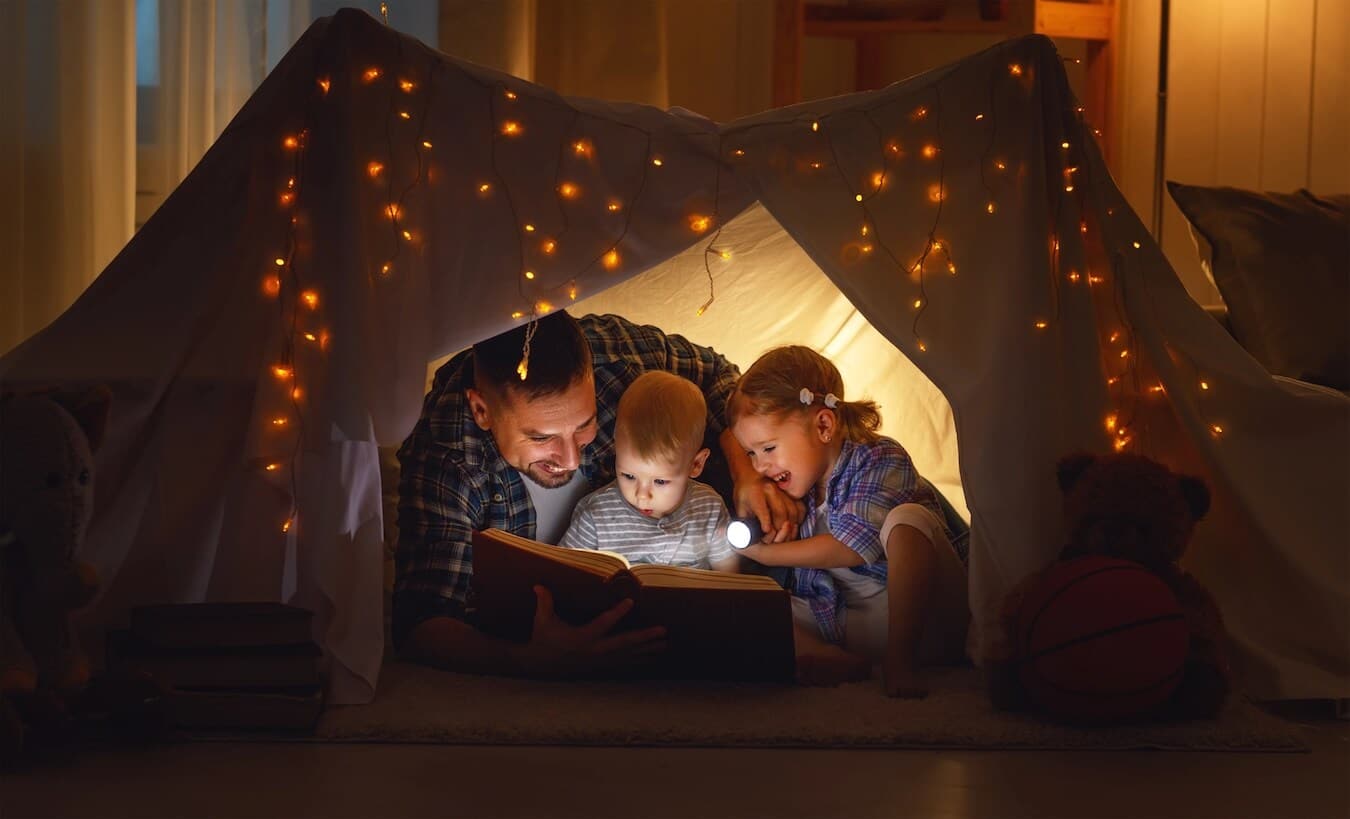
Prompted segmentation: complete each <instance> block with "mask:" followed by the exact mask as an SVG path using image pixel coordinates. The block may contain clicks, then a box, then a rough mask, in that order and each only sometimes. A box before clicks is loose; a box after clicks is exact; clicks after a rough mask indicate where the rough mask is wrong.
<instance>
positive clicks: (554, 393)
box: [393, 311, 801, 675]
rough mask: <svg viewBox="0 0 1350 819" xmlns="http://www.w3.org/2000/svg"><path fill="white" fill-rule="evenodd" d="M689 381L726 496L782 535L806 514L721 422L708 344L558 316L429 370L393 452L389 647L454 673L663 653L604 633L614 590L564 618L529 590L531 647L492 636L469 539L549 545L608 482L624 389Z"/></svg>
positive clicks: (528, 671)
mask: <svg viewBox="0 0 1350 819" xmlns="http://www.w3.org/2000/svg"><path fill="white" fill-rule="evenodd" d="M658 369H659V370H668V371H670V372H673V373H675V374H677V375H680V376H682V377H684V378H688V379H689V380H690V381H692V382H694V383H695V384H697V385H698V386H699V388H700V389H701V390H702V391H703V394H704V397H705V399H706V400H707V404H708V424H707V428H708V437H709V439H712V440H710V441H709V442H708V445H709V446H710V447H711V448H712V449H713V451H714V452H717V451H719V450H720V451H721V452H722V453H723V454H724V456H725V460H726V469H727V471H728V472H729V473H730V477H731V480H732V482H733V484H734V491H733V494H734V499H733V500H734V503H733V506H734V508H736V509H737V510H738V513H739V514H754V515H756V516H757V517H758V518H759V519H760V522H761V524H762V525H763V527H764V531H766V532H770V533H771V534H770V536H769V540H770V541H771V542H778V541H781V540H785V539H787V538H789V537H791V536H793V535H794V534H795V532H796V530H797V524H798V523H799V522H800V518H801V509H800V507H799V506H798V505H797V504H796V503H794V502H793V501H792V500H791V499H790V498H788V497H787V496H786V495H785V494H783V493H782V492H781V491H780V490H779V489H778V488H777V487H776V486H775V485H774V484H773V483H772V482H770V481H768V480H766V479H764V478H763V477H761V476H760V475H759V474H758V473H757V472H756V471H755V470H754V469H753V468H752V467H751V466H750V462H749V459H748V457H747V456H746V454H745V452H744V451H743V450H742V449H741V448H740V446H739V445H738V444H737V443H736V441H735V439H734V438H732V437H731V433H730V431H729V430H727V429H726V425H725V421H724V415H725V413H724V409H725V407H726V402H727V398H728V397H729V396H730V394H731V392H732V390H733V389H734V387H735V385H736V380H737V378H738V377H739V375H740V374H739V372H738V371H737V369H736V368H735V367H734V366H733V365H732V364H731V363H730V362H728V361H727V360H726V359H725V358H723V357H722V356H720V355H718V354H717V353H716V352H714V351H713V350H711V349H709V348H707V347H700V346H697V345H695V344H691V343H689V342H688V341H687V340H685V339H684V338H682V337H680V336H668V335H666V334H664V333H662V332H661V331H660V330H657V329H656V328H655V327H649V326H639V325H636V324H633V323H631V322H628V321H626V320H624V319H621V318H619V317H617V316H585V317H583V318H581V319H580V320H577V319H574V318H573V317H572V316H570V315H568V314H567V313H566V312H565V311H559V312H557V313H553V314H551V315H548V316H545V317H544V318H541V319H539V320H538V321H535V322H532V323H530V324H528V325H526V326H525V327H518V328H515V329H514V330H511V331H508V332H506V333H502V334H501V335H498V336H496V337H494V338H491V339H489V340H487V341H485V342H481V343H479V344H475V345H474V347H473V349H472V350H468V351H465V352H463V353H461V354H459V355H457V356H455V357H454V358H452V359H451V360H450V361H448V362H447V363H446V364H445V365H444V366H442V367H441V368H440V370H438V371H437V373H436V379H435V382H434V384H433V386H432V388H431V392H430V393H428V395H427V398H426V401H425V403H424V405H423V409H422V417H421V418H420V419H419V420H418V422H417V426H416V427H415V428H414V429H413V432H412V434H411V435H410V436H409V437H408V439H407V440H406V441H405V442H404V443H403V446H402V447H401V448H400V449H399V453H398V456H399V461H400V464H401V467H402V473H401V479H400V482H399V521H398V523H399V546H398V553H397V561H396V562H397V577H398V579H397V582H396V584H395V588H394V629H393V630H394V645H395V647H396V648H397V649H398V650H399V651H400V652H401V653H402V654H404V655H405V656H408V657H410V658H412V659H415V660H418V661H420V662H424V663H428V664H431V665H436V666H440V667H444V668H450V669H454V670H459V671H472V672H483V673H497V674H525V675H553V674H568V673H573V672H579V671H585V670H588V669H594V668H599V667H602V666H604V665H606V664H612V663H622V662H624V661H625V660H626V659H628V658H631V657H633V656H636V655H642V654H645V653H649V652H651V651H656V650H660V648H661V638H662V636H663V635H662V630H661V629H659V628H654V629H645V630H638V631H629V632H623V633H617V634H611V633H610V631H611V630H612V629H613V627H614V625H615V624H616V623H618V622H619V620H621V619H622V618H623V616H624V615H625V614H626V613H627V612H628V610H629V609H630V608H631V607H632V603H631V601H623V602H621V603H619V604H618V605H617V606H615V607H614V608H613V609H611V610H610V611H608V612H605V613H604V614H601V615H600V616H599V617H597V618H596V619H595V620H593V621H592V622H590V623H588V624H585V625H582V626H572V625H569V624H568V623H565V622H563V621H562V620H560V619H558V618H557V617H556V616H555V615H554V613H553V605H552V597H551V595H550V594H549V592H548V590H546V589H536V594H537V595H538V601H537V606H536V611H535V620H534V630H533V633H532V635H531V637H530V640H529V642H528V643H525V644H516V643H511V642H507V641H503V640H499V639H497V638H494V637H491V636H489V635H487V634H484V633H483V632H481V631H479V630H478V629H477V628H475V627H474V626H473V625H472V623H471V622H469V620H470V619H471V618H470V617H468V615H469V612H468V609H467V604H468V594H469V587H470V581H471V578H472V573H473V558H472V534H473V532H474V530H477V529H486V528H489V527H495V528H499V529H505V530H507V531H510V532H513V533H515V534H517V535H520V536H522V537H529V538H534V539H536V540H541V541H545V542H550V543H556V542H557V540H558V539H559V538H560V537H561V536H562V534H563V532H564V531H565V530H566V528H567V524H568V521H569V519H570V518H571V513H572V508H573V507H574V506H575V505H576V502H577V501H578V500H580V499H581V498H582V497H583V496H585V495H586V494H587V493H588V492H590V491H592V490H594V489H597V488H599V487H601V486H603V485H605V484H606V483H608V482H609V481H611V480H612V479H613V477H614V475H613V470H614V419H615V415H616V413H617V409H618V404H619V397H620V396H621V395H622V394H623V391H624V389H626V388H627V386H628V385H629V384H631V383H632V382H633V381H634V380H635V379H636V378H637V377H638V376H639V375H641V374H642V373H643V372H646V371H648V370H658Z"/></svg>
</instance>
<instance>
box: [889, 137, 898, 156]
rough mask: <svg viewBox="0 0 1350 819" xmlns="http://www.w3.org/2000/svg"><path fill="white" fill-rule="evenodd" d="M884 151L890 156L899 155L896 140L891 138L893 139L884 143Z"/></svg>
mask: <svg viewBox="0 0 1350 819" xmlns="http://www.w3.org/2000/svg"><path fill="white" fill-rule="evenodd" d="M886 152H887V153H889V154H891V155H892V156H899V155H900V143H899V142H896V141H895V140H893V139H892V140H890V141H889V142H887V143H886Z"/></svg>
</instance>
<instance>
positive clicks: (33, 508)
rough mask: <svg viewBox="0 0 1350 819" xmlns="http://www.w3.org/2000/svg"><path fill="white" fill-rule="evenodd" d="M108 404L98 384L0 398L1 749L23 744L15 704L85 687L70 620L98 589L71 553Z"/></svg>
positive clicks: (85, 671) (83, 522) (88, 506)
mask: <svg viewBox="0 0 1350 819" xmlns="http://www.w3.org/2000/svg"><path fill="white" fill-rule="evenodd" d="M110 403H111V393H110V392H109V391H108V390H107V389H106V388H102V387H100V388H93V389H90V390H84V391H80V392H63V391H47V392H40V393H36V392H35V393H28V394H11V395H4V396H0V746H3V747H4V748H5V749H7V750H10V751H13V750H15V748H17V747H19V746H21V745H22V743H23V740H22V733H21V731H22V722H23V721H22V720H21V719H19V718H18V717H17V716H16V713H17V712H16V710H15V703H20V704H22V703H32V702H35V701H50V699H51V698H52V697H64V696H69V695H72V694H74V693H75V692H78V691H79V690H80V689H82V688H83V687H84V686H85V685H86V683H87V682H88V681H89V663H88V660H87V658H86V657H85V656H84V655H83V654H82V653H81V652H80V651H79V648H78V646H77V645H76V643H75V640H74V636H73V634H72V632H71V628H70V623H69V614H70V613H71V612H73V611H75V610H76V609H79V608H81V607H82V606H84V605H86V604H87V603H89V602H90V601H91V600H92V599H93V597H94V595H95V594H96V593H97V591H98V578H97V574H96V572H95V571H94V569H93V567H91V566H90V565H89V564H87V563H83V562H81V561H79V560H76V559H75V553H76V550H77V549H78V548H79V546H80V544H81V543H82V542H83V540H84V535H85V530H86V528H87V526H88V524H89V518H90V515H91V513H92V511H93V502H92V501H93V491H94V456H93V453H94V450H95V449H97V448H98V446H99V444H100V443H101V441H102V438H103V433H104V430H105V428H106V425H107V418H108V411H109V405H110ZM19 710H20V711H22V710H23V709H22V708H20V709H19Z"/></svg>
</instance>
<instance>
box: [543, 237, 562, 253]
mask: <svg viewBox="0 0 1350 819" xmlns="http://www.w3.org/2000/svg"><path fill="white" fill-rule="evenodd" d="M557 249H558V243H557V242H556V241H554V240H553V239H545V240H544V241H543V242H542V243H540V245H539V250H540V251H541V252H542V253H543V254H544V255H545V256H552V255H553V251H555V250H557Z"/></svg>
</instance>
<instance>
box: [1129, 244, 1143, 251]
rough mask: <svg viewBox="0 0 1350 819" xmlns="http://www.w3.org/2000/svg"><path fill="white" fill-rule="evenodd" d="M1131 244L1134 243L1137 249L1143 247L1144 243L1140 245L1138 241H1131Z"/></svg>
mask: <svg viewBox="0 0 1350 819" xmlns="http://www.w3.org/2000/svg"><path fill="white" fill-rule="evenodd" d="M1130 244H1132V245H1134V249H1135V250H1138V249H1139V248H1140V247H1142V245H1140V244H1139V243H1138V242H1130Z"/></svg>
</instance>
